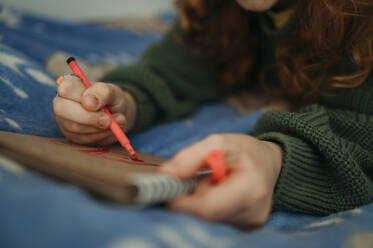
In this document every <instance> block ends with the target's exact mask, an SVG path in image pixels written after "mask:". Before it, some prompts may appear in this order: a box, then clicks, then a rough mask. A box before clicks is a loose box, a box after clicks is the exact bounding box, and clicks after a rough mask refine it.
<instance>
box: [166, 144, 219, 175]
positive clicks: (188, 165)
mask: <svg viewBox="0 0 373 248" xmlns="http://www.w3.org/2000/svg"><path fill="white" fill-rule="evenodd" d="M217 147H221V146H220V145H219V144H217V143H215V142H212V141H211V138H206V139H204V140H202V141H200V142H197V143H195V144H193V145H191V146H189V147H186V148H184V149H183V150H181V151H180V152H178V153H177V154H176V155H175V156H174V157H173V158H171V159H170V160H168V161H166V162H165V163H164V164H163V166H162V167H161V168H160V172H161V173H166V174H170V175H172V176H177V177H180V178H182V179H185V178H188V177H191V176H193V175H194V174H195V173H196V172H197V171H199V170H200V169H202V168H203V167H204V166H206V155H207V153H208V152H209V151H210V150H212V149H214V148H217Z"/></svg>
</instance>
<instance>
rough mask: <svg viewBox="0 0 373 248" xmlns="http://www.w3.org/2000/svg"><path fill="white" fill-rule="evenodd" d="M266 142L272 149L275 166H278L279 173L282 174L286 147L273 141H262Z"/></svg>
mask: <svg viewBox="0 0 373 248" xmlns="http://www.w3.org/2000/svg"><path fill="white" fill-rule="evenodd" d="M262 142H264V143H265V144H266V145H267V146H268V147H269V148H270V150H271V154H272V156H271V157H272V158H273V162H272V164H273V166H274V167H275V168H276V171H277V173H276V174H277V175H280V171H281V168H282V162H283V156H284V149H283V147H282V146H281V145H280V144H279V143H276V142H272V141H262Z"/></svg>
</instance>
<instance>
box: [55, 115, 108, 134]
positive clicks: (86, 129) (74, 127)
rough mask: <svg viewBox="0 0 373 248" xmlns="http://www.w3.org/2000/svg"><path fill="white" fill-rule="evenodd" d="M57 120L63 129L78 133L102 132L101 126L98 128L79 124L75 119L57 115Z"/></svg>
mask: <svg viewBox="0 0 373 248" xmlns="http://www.w3.org/2000/svg"><path fill="white" fill-rule="evenodd" d="M56 122H57V124H58V125H59V126H60V128H61V129H64V130H66V131H68V132H70V133H76V134H91V133H99V132H102V129H101V128H96V127H92V126H88V125H83V124H79V123H77V122H74V121H70V120H67V119H63V118H60V117H56Z"/></svg>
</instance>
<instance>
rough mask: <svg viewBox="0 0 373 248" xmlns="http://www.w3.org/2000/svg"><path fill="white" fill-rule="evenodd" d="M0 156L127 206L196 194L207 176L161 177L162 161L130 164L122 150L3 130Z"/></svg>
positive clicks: (146, 159) (145, 157)
mask: <svg viewBox="0 0 373 248" xmlns="http://www.w3.org/2000/svg"><path fill="white" fill-rule="evenodd" d="M0 153H1V154H3V155H5V156H7V157H9V158H10V159H13V160H15V161H17V162H19V163H21V164H22V165H24V166H26V167H28V168H31V169H33V170H36V171H39V172H41V173H43V174H47V175H49V176H52V177H55V178H58V179H62V180H64V181H66V182H69V183H73V184H76V185H78V186H81V187H84V188H86V189H87V190H89V191H91V192H94V193H97V194H98V195H100V196H103V197H104V198H106V199H109V200H111V201H114V202H118V203H125V204H142V205H145V204H154V203H160V202H164V201H167V200H169V199H172V198H173V197H175V196H177V195H180V194H185V193H188V192H190V191H192V190H193V188H194V186H195V184H196V183H197V181H198V180H199V179H200V177H203V176H204V175H205V173H201V174H199V175H198V176H196V177H195V178H192V179H189V180H183V181H182V180H180V179H177V178H173V177H170V176H166V175H161V174H159V173H157V167H158V166H159V165H160V164H161V163H162V162H163V161H165V159H164V158H161V157H157V156H153V155H150V154H145V153H137V154H138V157H139V159H140V161H134V160H132V158H131V156H130V155H129V154H128V152H127V151H125V149H123V148H122V147H117V146H111V147H92V146H82V145H77V144H73V143H70V142H68V141H66V140H64V139H56V138H45V137H39V136H31V135H24V134H17V133H11V132H4V131H0Z"/></svg>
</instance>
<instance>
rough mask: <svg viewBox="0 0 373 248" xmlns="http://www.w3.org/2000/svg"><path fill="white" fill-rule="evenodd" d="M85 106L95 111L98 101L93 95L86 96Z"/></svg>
mask: <svg viewBox="0 0 373 248" xmlns="http://www.w3.org/2000/svg"><path fill="white" fill-rule="evenodd" d="M86 105H87V106H88V107H90V108H92V109H96V107H97V105H98V99H97V97H96V96H94V95H87V96H86Z"/></svg>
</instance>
